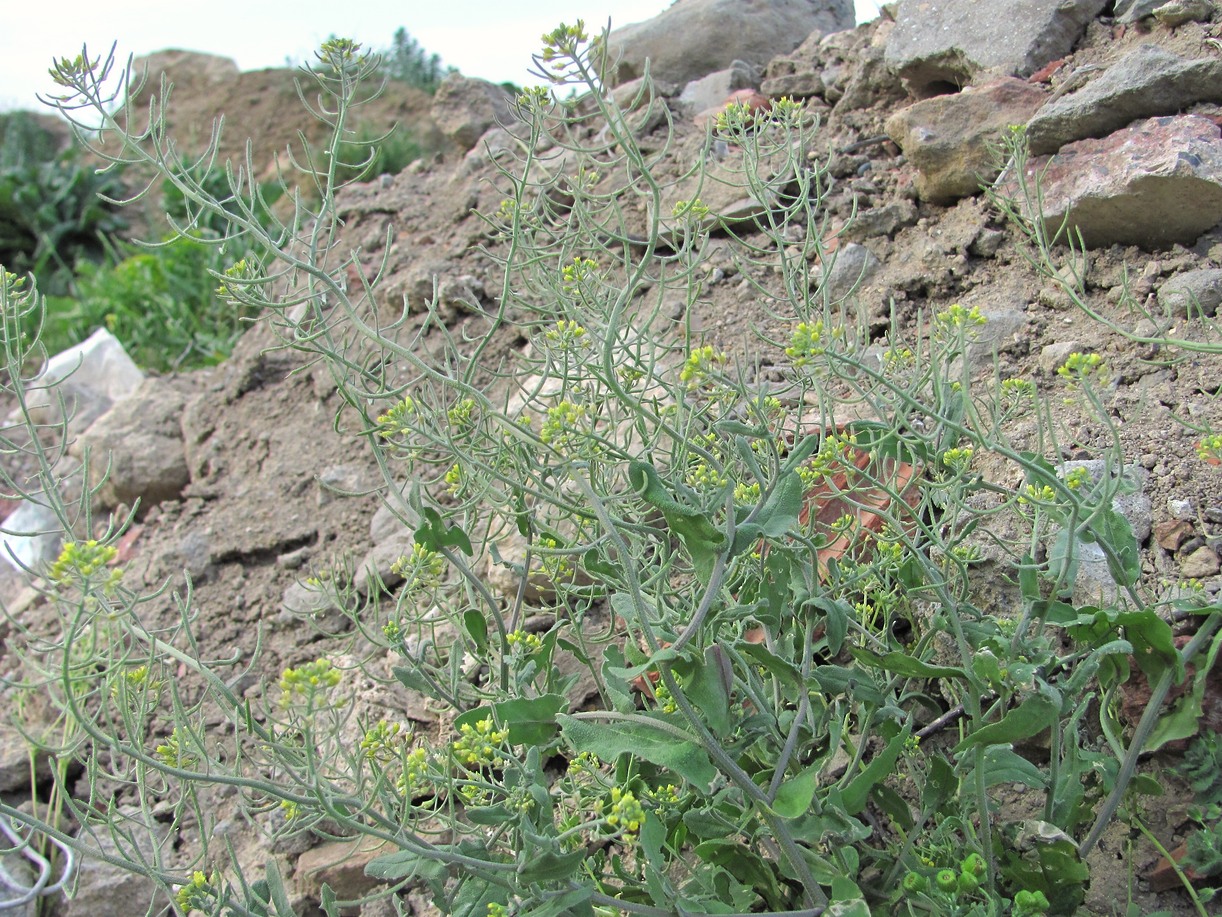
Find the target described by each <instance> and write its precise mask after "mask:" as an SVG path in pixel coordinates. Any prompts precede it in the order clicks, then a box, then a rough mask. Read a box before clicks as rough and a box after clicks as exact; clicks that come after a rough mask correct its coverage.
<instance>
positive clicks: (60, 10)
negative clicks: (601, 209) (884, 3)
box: [0, 0, 877, 109]
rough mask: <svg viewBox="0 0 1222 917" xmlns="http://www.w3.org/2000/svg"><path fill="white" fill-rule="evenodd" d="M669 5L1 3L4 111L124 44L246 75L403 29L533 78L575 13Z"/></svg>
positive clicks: (378, 0) (616, 18)
mask: <svg viewBox="0 0 1222 917" xmlns="http://www.w3.org/2000/svg"><path fill="white" fill-rule="evenodd" d="M670 4H671V0H615V2H610V0H531V2H530V3H515V2H513V0H430V2H420V0H394V2H392V0H355V2H348V3H344V2H337V0H296V2H294V3H266V2H260V0H195V2H189V0H188V2H182V0H179V2H175V0H54V2H50V3H47V4H46V5H45V6H44V5H43V4H42V3H39V2H34V0H5V2H4V16H3V20H4V21H3V27H2V28H0V109H12V108H32V109H37V108H38V107H39V104H38V101H37V100H36V99H35V97H34V96H35V93H40V92H41V93H46V92H49V91H53V89H54V84H53V83H52V82H51V80H50V78H49V77H48V76H47V68H48V67H49V66H50V62H51V59H52V58H53V57H63V56H71V57H75V56H76V55H77V54H78V53H79V52H80V50H81V45H82V44H83V43H84V44H88V46H89V50H90V56H91V57H92V56H95V55H96V54H97V53H98V52H102V53H105V51H106V50H108V49H109V48H110V45H111V44H112V43H113V42H115V41H118V42H119V54H120V55H121V56H122V57H123V58H124V59H126V57H127V55H128V54H136V55H141V54H147V53H150V52H152V51H160V50H163V49H165V48H183V49H187V50H191V51H206V52H209V53H213V54H223V55H225V56H226V57H232V58H233V59H234V60H236V61H237V63H238V66H239V67H240V68H241V69H243V70H257V69H260V68H263V67H279V66H283V65H284V62H285V60H286V59H289V58H291V59H294V60H305V59H308V58H310V57H311V54H312V52H313V50H314V49H316V48H317V47H318V45H319V44H320V43H321V42H322V41H323V40H325V39H326V38H327V37H329V36H331V35H340V36H344V37H348V38H354V39H356V40H357V41H359V42H362V43H363V44H365V45H366V47H370V48H385V47H387V46H389V45H390V42H391V38H392V36H393V35H394V33H395V30H396V29H398V28H399V27H400V26H403V27H404V28H406V29H407V31H408V33H409V34H411V35H412V37H414V38H415V39H416V40H417V41H419V42H420V45H421V46H422V47H423V48H424V49H425V50H426V51H428V52H430V53H436V54H440V55H441V58H442V61H443V63H445V64H448V65H451V66H454V67H457V68H458V69H459V70H461V71H462V72H463V73H465V74H466V75H468V76H476V77H483V78H484V79H488V80H492V81H494V82H502V81H505V80H510V81H512V82H515V83H518V84H529V83H533V82H535V81H534V80H532V79H531V77H530V76H529V75H528V73H527V68H528V67H529V66H530V55H531V53H532V52H534V51H537V50H538V49H539V46H540V42H539V36H541V35H542V34H543V33H544V32H548V31H551V30H552V29H553V28H555V27H556V26H557V25H558V24H559V23H561V22H566V21H567V22H571V21H573V20H574V19H576V18H577V17H579V16H580V17H582V18H584V19H585V20H586V23H587V25H588V26H591V27H593V26H595V24H597V25H599V26H601V25H602V24H603V23H605V22H606V21H607V19H608V18H610V19H611V20H612V24H613V25H617V26H618V25H627V24H628V23H630V22H640V21H641V20H643V19H649V18H651V17H653V16H656V15H657V14H658V13H660V12H661V11H662V10H664V9H666V8H667V7H668V6H670ZM857 10H858V19H859V20H864V19H872V18H873V17H874V16H875V15H876V14H877V3H876V2H875V0H857Z"/></svg>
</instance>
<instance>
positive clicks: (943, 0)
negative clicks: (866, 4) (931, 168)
mask: <svg viewBox="0 0 1222 917" xmlns="http://www.w3.org/2000/svg"><path fill="white" fill-rule="evenodd" d="M1106 2H1107V0H940V2H933V0H901V2H900V5H899V11H898V13H897V15H896V23H895V29H894V30H893V31H892V33H891V36H890V38H889V40H888V42H887V63H888V64H889V65H890V66H891V68H892V69H893V70H895V71H896V72H897V73H898V74H899V76H900V78H901V79H902V80H903V81H904V85H905V86H906V87H907V88H908V91H909V92H910V93H911V94H912V95H914V96H915V97H917V98H928V97H929V96H933V95H937V94H938V93H940V92H945V91H948V90H949V91H955V90H956V89H959V88H961V87H963V86H966V85H968V84H969V83H971V82H973V81H974V80H975V78H976V76H977V75H978V74H980V73H981V72H982V71H987V72H990V73H992V74H994V75H996V76H1022V77H1026V76H1030V75H1031V74H1032V73H1034V72H1035V71H1036V70H1039V69H1040V68H1041V67H1043V66H1044V65H1045V64H1047V63H1049V62H1050V61H1054V60H1056V59H1057V58H1059V57H1064V56H1065V55H1066V54H1068V53H1069V52H1070V51H1071V50H1072V49H1073V47H1074V45H1075V44H1077V42H1078V39H1079V38H1081V37H1082V34H1083V32H1084V31H1085V30H1086V25H1087V23H1089V22H1090V21H1091V20H1092V19H1094V18H1095V17H1096V16H1097V15H1099V13H1100V11H1101V10H1102V9H1103V7H1104V6H1105V5H1106Z"/></svg>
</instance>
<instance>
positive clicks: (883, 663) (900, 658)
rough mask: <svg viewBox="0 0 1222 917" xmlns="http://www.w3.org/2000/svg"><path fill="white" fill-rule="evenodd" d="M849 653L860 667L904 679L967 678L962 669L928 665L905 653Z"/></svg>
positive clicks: (854, 651)
mask: <svg viewBox="0 0 1222 917" xmlns="http://www.w3.org/2000/svg"><path fill="white" fill-rule="evenodd" d="M849 652H850V653H852V654H853V659H854V660H856V661H857V662H860V663H861V664H862V665H868V666H870V667H871V668H875V669H883V670H884V671H886V672H890V673H892V674H893V675H903V676H905V677H906V678H963V679H966V678H967V673H965V672H964V671H963V669H960V668H956V667H953V666H944V665H930V664H929V663H928V662H922V661H921V660H920V659H917V658H916V657H915V656H909V655H908V654H907V653H901V652H899V651H895V652H891V653H886V654H884V655H882V656H879V655H878V654H877V653H872V652H870V651H869V650H866V649H861V648H859V647H850V648H849Z"/></svg>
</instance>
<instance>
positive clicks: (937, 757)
mask: <svg viewBox="0 0 1222 917" xmlns="http://www.w3.org/2000/svg"><path fill="white" fill-rule="evenodd" d="M958 789H959V778H958V777H956V776H955V769H954V768H953V767H951V765H950V762H949V761H947V760H946V759H945V758H944V757H942V755H941V754H937V753H935V754H932V755H930V756H929V775H928V777H926V779H925V785H924V786H923V787H922V788H921V808H922V809H924V810H925V811H926V812H937V811H938V810H939V809H941V808H942V806H943V804H944V803H945V802H946V800H948V799H950V798H951V797H952V796H954V795H955V792H956V791H957V790H958Z"/></svg>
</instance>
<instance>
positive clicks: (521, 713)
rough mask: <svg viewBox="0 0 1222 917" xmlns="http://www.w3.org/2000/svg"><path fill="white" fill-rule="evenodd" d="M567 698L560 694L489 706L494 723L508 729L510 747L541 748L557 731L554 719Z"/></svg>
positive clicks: (566, 701)
mask: <svg viewBox="0 0 1222 917" xmlns="http://www.w3.org/2000/svg"><path fill="white" fill-rule="evenodd" d="M568 706H569V701H568V698H567V697H565V696H564V695H563V694H544V695H542V696H540V697H532V698H529V699H528V698H519V699H516V700H507V701H499V702H497V703H495V704H493V705H492V712H493V713H495V714H496V720H497V722H498V723H501V724H503V725H504V726H506V727H507V728H508V729H509V742H510V744H512V745H526V746H545V745H549V744H551V741H552V740H553V739H554V738H555V737H556V734H557V733H558V732H559V731H560V725H559V723H557V722H556V716H557V714H559V713H560V711H561V710H567V709H568Z"/></svg>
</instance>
